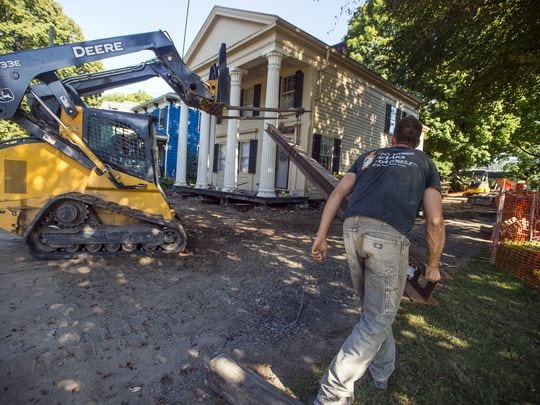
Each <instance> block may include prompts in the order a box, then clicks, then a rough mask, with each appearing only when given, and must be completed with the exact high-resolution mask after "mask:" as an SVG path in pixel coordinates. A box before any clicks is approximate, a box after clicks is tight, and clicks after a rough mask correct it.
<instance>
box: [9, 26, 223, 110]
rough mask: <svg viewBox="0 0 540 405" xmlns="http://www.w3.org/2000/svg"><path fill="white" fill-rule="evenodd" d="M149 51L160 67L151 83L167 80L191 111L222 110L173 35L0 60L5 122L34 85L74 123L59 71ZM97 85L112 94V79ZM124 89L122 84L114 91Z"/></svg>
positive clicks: (128, 38) (83, 44) (118, 40)
mask: <svg viewBox="0 0 540 405" xmlns="http://www.w3.org/2000/svg"><path fill="white" fill-rule="evenodd" d="M144 50H150V51H153V52H154V53H155V55H156V63H155V64H154V65H150V68H148V70H147V71H146V73H149V76H147V77H146V78H149V77H154V76H157V75H159V76H161V77H162V78H163V79H164V80H165V81H166V82H167V83H168V84H169V85H170V86H171V87H172V88H173V90H174V91H175V92H176V93H177V94H178V95H179V96H180V98H181V99H182V100H183V101H184V102H185V103H186V104H187V105H188V106H191V107H195V108H203V109H205V110H210V111H209V112H212V111H213V110H216V109H218V108H216V105H215V104H216V103H215V102H214V101H215V97H214V96H213V94H212V93H211V92H210V91H209V88H208V85H207V84H206V83H205V82H204V81H203V80H202V79H201V78H200V77H199V76H198V75H196V74H195V73H193V72H191V70H190V69H189V68H188V67H187V65H186V64H185V63H184V62H183V60H182V58H181V57H180V55H179V54H178V52H177V50H176V48H175V46H174V44H173V42H172V40H171V39H170V38H169V36H168V34H167V33H165V32H163V31H155V32H148V33H142V34H134V35H126V36H119V37H113V38H107V39H99V40H94V41H84V42H78V43H73V44H67V45H60V46H55V47H49V48H42V49H33V50H26V51H20V52H15V53H9V54H3V55H0V119H11V118H12V117H13V116H14V115H15V113H16V111H17V109H18V108H19V105H20V104H21V101H22V99H23V97H24V95H25V94H26V93H27V91H28V89H29V88H30V87H31V82H32V80H34V79H39V80H40V81H42V82H43V83H44V85H45V86H47V87H48V89H47V90H43V89H42V90H41V92H42V94H52V95H54V97H55V98H56V99H57V100H58V102H59V104H60V106H61V108H62V109H63V110H64V111H65V112H66V113H67V114H68V115H69V116H71V117H73V116H75V115H77V109H76V100H74V97H73V95H72V94H71V93H70V91H69V89H68V88H67V87H66V84H65V82H64V81H62V80H60V79H59V78H58V76H57V74H56V71H57V70H58V69H60V68H64V67H67V66H74V65H80V64H83V63H88V62H94V61H98V60H102V59H106V58H110V57H114V56H121V55H126V54H130V53H134V52H139V51H144ZM152 66H153V68H155V69H152ZM150 70H153V72H152V74H150ZM127 76H128V75H127V74H126V73H125V74H124V79H125V80H128V81H127V82H126V83H129V80H130V79H129V78H128V77H127ZM135 76H137V75H133V76H132V77H131V80H132V81H141V80H145V79H144V78H142V77H143V76H139V77H137V78H136V77H135ZM95 84H97V87H95V88H94V90H95V91H96V92H97V91H99V90H102V89H104V88H107V78H106V77H102V81H101V82H99V81H98V82H95ZM119 85H120V84H118V82H116V83H115V84H114V86H113V87H118V86H119ZM201 101H203V102H201Z"/></svg>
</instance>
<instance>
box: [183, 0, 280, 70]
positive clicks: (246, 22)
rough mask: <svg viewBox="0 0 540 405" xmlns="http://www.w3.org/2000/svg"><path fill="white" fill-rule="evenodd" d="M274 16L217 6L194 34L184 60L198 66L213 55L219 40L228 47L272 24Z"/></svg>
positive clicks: (217, 48)
mask: <svg viewBox="0 0 540 405" xmlns="http://www.w3.org/2000/svg"><path fill="white" fill-rule="evenodd" d="M277 19H278V17H277V16H275V15H271V14H264V13H257V12H252V11H244V10H237V9H233V8H225V7H219V6H216V7H214V8H213V9H212V11H211V12H210V15H209V16H208V18H207V19H206V21H205V22H204V24H203V26H202V27H201V29H200V30H199V32H198V33H197V36H196V37H195V39H194V40H193V43H192V44H191V46H190V47H189V49H188V51H187V52H186V55H185V56H184V61H185V62H186V63H187V64H188V65H189V66H197V65H199V64H200V63H202V62H204V61H206V60H208V59H209V58H212V57H215V55H216V54H217V52H218V50H219V47H220V46H221V44H222V43H225V44H226V45H227V48H230V47H232V46H234V45H235V44H236V43H238V42H240V41H243V40H245V39H246V38H249V37H251V36H253V35H255V34H256V33H258V32H260V31H263V30H265V29H266V28H268V27H269V26H272V25H274V24H275V23H276V21H277Z"/></svg>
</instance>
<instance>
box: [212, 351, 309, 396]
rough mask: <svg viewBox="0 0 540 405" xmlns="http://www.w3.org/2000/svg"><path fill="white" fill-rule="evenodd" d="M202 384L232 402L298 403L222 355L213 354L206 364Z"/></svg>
mask: <svg viewBox="0 0 540 405" xmlns="http://www.w3.org/2000/svg"><path fill="white" fill-rule="evenodd" d="M206 383H207V385H208V386H209V387H210V388H211V389H212V390H213V391H214V392H216V393H217V394H218V395H219V396H220V397H222V398H223V399H225V400H226V401H227V402H229V403H231V404H234V405H301V404H302V403H301V402H300V401H298V400H296V399H294V398H293V397H291V396H289V395H287V394H286V393H284V392H283V391H281V390H279V389H278V388H276V387H274V386H273V385H272V384H270V383H269V382H267V381H266V380H265V379H264V378H262V377H261V376H259V375H258V374H256V373H254V372H253V371H251V370H248V369H246V368H243V367H241V366H240V365H238V363H236V362H235V361H234V360H233V359H231V358H230V357H228V356H227V355H225V354H220V355H219V356H216V357H214V358H213V359H212V360H210V361H209V362H208V363H207V364H206Z"/></svg>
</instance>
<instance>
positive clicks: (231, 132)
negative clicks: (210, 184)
mask: <svg viewBox="0 0 540 405" xmlns="http://www.w3.org/2000/svg"><path fill="white" fill-rule="evenodd" d="M245 73H247V72H246V71H245V70H243V69H232V70H231V71H230V75H231V91H230V103H231V105H232V106H240V87H241V84H242V75H244V74H245ZM228 114H229V116H232V117H238V116H240V111H238V110H229V112H228ZM225 150H226V154H225V172H224V176H223V189H222V190H223V191H227V192H232V191H234V190H235V189H236V181H237V172H238V120H236V119H230V118H229V120H228V123H227V145H226V147H225Z"/></svg>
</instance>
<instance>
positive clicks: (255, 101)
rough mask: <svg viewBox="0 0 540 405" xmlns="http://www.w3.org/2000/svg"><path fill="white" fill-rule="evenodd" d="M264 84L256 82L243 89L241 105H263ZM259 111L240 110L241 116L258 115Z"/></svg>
mask: <svg viewBox="0 0 540 405" xmlns="http://www.w3.org/2000/svg"><path fill="white" fill-rule="evenodd" d="M261 89H262V85H261V84H260V83H259V84H256V85H255V86H253V87H251V88H249V89H242V91H241V93H240V106H241V107H260V106H261ZM259 114H260V113H259V111H240V116H241V117H258V116H259Z"/></svg>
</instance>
